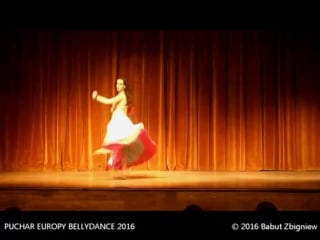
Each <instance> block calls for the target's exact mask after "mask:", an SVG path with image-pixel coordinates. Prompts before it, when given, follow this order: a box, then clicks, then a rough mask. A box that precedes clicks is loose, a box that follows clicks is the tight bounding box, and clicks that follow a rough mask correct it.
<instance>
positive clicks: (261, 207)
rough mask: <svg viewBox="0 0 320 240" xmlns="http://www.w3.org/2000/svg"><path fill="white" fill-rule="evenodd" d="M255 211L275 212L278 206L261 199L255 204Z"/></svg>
mask: <svg viewBox="0 0 320 240" xmlns="http://www.w3.org/2000/svg"><path fill="white" fill-rule="evenodd" d="M256 211H258V212H277V211H278V208H277V207H276V205H275V204H273V203H272V202H267V201H263V202H260V203H259V204H258V205H257V207H256Z"/></svg>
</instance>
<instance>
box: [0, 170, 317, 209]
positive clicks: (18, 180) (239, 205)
mask: <svg viewBox="0 0 320 240" xmlns="http://www.w3.org/2000/svg"><path fill="white" fill-rule="evenodd" d="M117 176H119V173H116V172H112V171H110V172H2V173H0V210H4V209H7V208H10V207H18V208H20V209H22V210H63V211H64V210H80V211H81V210H84V211H87V210H147V211H149V210H169V211H174V210H183V209H184V208H185V207H186V206H187V205H189V204H198V205H200V206H201V207H202V208H203V209H205V210H222V211H228V210H232V211H251V210H255V208H256V206H257V204H258V203H260V202H263V201H268V202H272V203H274V204H275V205H276V207H277V208H278V209H279V210H285V211H313V210H320V171H290V172H283V171H261V172H183V171H175V172H173V171H172V172H171V171H138V170H131V171H129V172H128V173H127V178H126V179H125V180H123V179H119V178H117Z"/></svg>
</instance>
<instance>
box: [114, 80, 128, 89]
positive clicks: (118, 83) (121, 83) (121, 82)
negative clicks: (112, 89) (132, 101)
mask: <svg viewBox="0 0 320 240" xmlns="http://www.w3.org/2000/svg"><path fill="white" fill-rule="evenodd" d="M116 87H117V91H118V92H122V91H124V89H125V88H126V86H125V85H124V82H123V79H117V84H116Z"/></svg>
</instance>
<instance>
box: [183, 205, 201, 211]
mask: <svg viewBox="0 0 320 240" xmlns="http://www.w3.org/2000/svg"><path fill="white" fill-rule="evenodd" d="M202 210H203V209H202V208H201V207H200V206H199V205H197V204H190V205H188V206H186V207H185V209H184V211H187V212H201V211H202Z"/></svg>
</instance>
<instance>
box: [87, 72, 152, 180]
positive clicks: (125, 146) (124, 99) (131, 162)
mask: <svg viewBox="0 0 320 240" xmlns="http://www.w3.org/2000/svg"><path fill="white" fill-rule="evenodd" d="M116 90H117V95H116V96H115V97H113V98H106V97H104V96H101V95H99V94H98V91H96V90H94V91H93V92H92V99H94V100H96V101H98V102H100V103H103V104H108V105H111V106H112V107H111V112H112V117H111V120H110V121H109V122H108V124H107V128H106V134H105V138H104V141H103V144H102V148H101V149H99V150H97V151H96V152H95V153H96V154H101V153H103V154H105V153H111V157H110V158H109V160H108V162H107V166H106V169H107V170H108V169H110V168H114V169H121V170H122V178H125V170H126V169H127V168H128V167H131V166H136V165H138V164H142V163H144V162H146V161H148V160H150V159H151V158H152V157H153V156H154V154H155V153H156V144H155V143H154V142H153V141H152V139H151V138H150V136H149V135H148V133H147V131H146V129H145V128H144V125H143V123H138V124H133V122H132V121H131V119H130V118H129V116H128V114H130V111H132V106H131V98H130V97H131V96H130V89H129V85H128V82H127V81H126V80H125V79H122V78H118V79H117V80H116Z"/></svg>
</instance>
